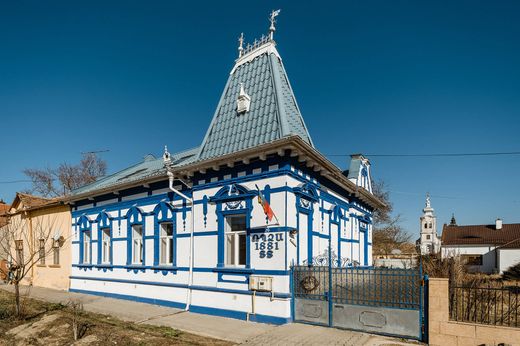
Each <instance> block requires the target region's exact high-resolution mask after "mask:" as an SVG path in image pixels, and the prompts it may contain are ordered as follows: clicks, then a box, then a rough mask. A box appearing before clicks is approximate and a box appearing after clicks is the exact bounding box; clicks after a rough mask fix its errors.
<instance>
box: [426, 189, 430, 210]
mask: <svg viewBox="0 0 520 346" xmlns="http://www.w3.org/2000/svg"><path fill="white" fill-rule="evenodd" d="M426 208H431V201H430V193H429V192H428V193H427V194H426Z"/></svg>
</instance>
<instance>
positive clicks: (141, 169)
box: [71, 147, 199, 195]
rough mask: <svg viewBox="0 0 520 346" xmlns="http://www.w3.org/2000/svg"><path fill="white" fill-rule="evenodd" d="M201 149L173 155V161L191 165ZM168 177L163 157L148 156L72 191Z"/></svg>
mask: <svg viewBox="0 0 520 346" xmlns="http://www.w3.org/2000/svg"><path fill="white" fill-rule="evenodd" d="M198 151H199V148H198V147H196V148H192V149H188V150H185V151H182V152H179V153H176V154H172V156H171V160H172V163H173V165H174V166H180V165H185V164H188V163H191V162H193V161H194V159H195V158H196V154H197V153H198ZM161 175H164V176H166V169H165V168H164V163H163V159H162V157H160V158H155V157H154V156H153V155H146V156H145V157H144V160H143V161H142V162H139V163H137V164H135V165H133V166H130V167H128V168H125V169H123V170H121V171H119V172H117V173H114V174H111V175H109V176H106V177H104V178H101V179H99V180H98V181H96V182H93V183H92V184H88V185H85V186H82V187H80V188H78V189H75V190H73V191H72V193H71V194H72V195H78V194H81V193H86V192H94V191H96V190H100V189H104V188H108V187H112V186H113V187H114V188H116V187H117V186H118V185H123V184H127V183H129V182H132V181H137V180H141V179H143V178H148V177H153V176H161Z"/></svg>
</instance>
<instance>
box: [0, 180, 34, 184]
mask: <svg viewBox="0 0 520 346" xmlns="http://www.w3.org/2000/svg"><path fill="white" fill-rule="evenodd" d="M30 182H32V180H10V181H0V184H18V183H30Z"/></svg>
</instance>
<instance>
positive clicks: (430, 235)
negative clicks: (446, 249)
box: [417, 194, 440, 255]
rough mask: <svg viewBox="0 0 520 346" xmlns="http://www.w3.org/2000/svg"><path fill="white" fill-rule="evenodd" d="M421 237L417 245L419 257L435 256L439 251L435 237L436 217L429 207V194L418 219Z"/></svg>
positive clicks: (438, 240) (438, 244)
mask: <svg viewBox="0 0 520 346" xmlns="http://www.w3.org/2000/svg"><path fill="white" fill-rule="evenodd" d="M420 227H421V237H420V238H419V239H418V241H417V245H418V247H419V250H420V252H421V255H428V254H435V253H437V252H439V250H440V239H439V237H438V236H437V217H435V213H434V209H433V208H432V206H431V201H430V194H427V195H426V206H425V207H424V209H423V214H422V216H421V217H420Z"/></svg>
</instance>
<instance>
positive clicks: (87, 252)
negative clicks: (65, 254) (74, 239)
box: [83, 231, 91, 264]
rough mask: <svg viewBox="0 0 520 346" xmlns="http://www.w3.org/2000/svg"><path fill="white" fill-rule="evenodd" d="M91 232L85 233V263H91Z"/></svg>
mask: <svg viewBox="0 0 520 346" xmlns="http://www.w3.org/2000/svg"><path fill="white" fill-rule="evenodd" d="M90 239H91V238H90V231H83V263H85V264H89V263H90Z"/></svg>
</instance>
